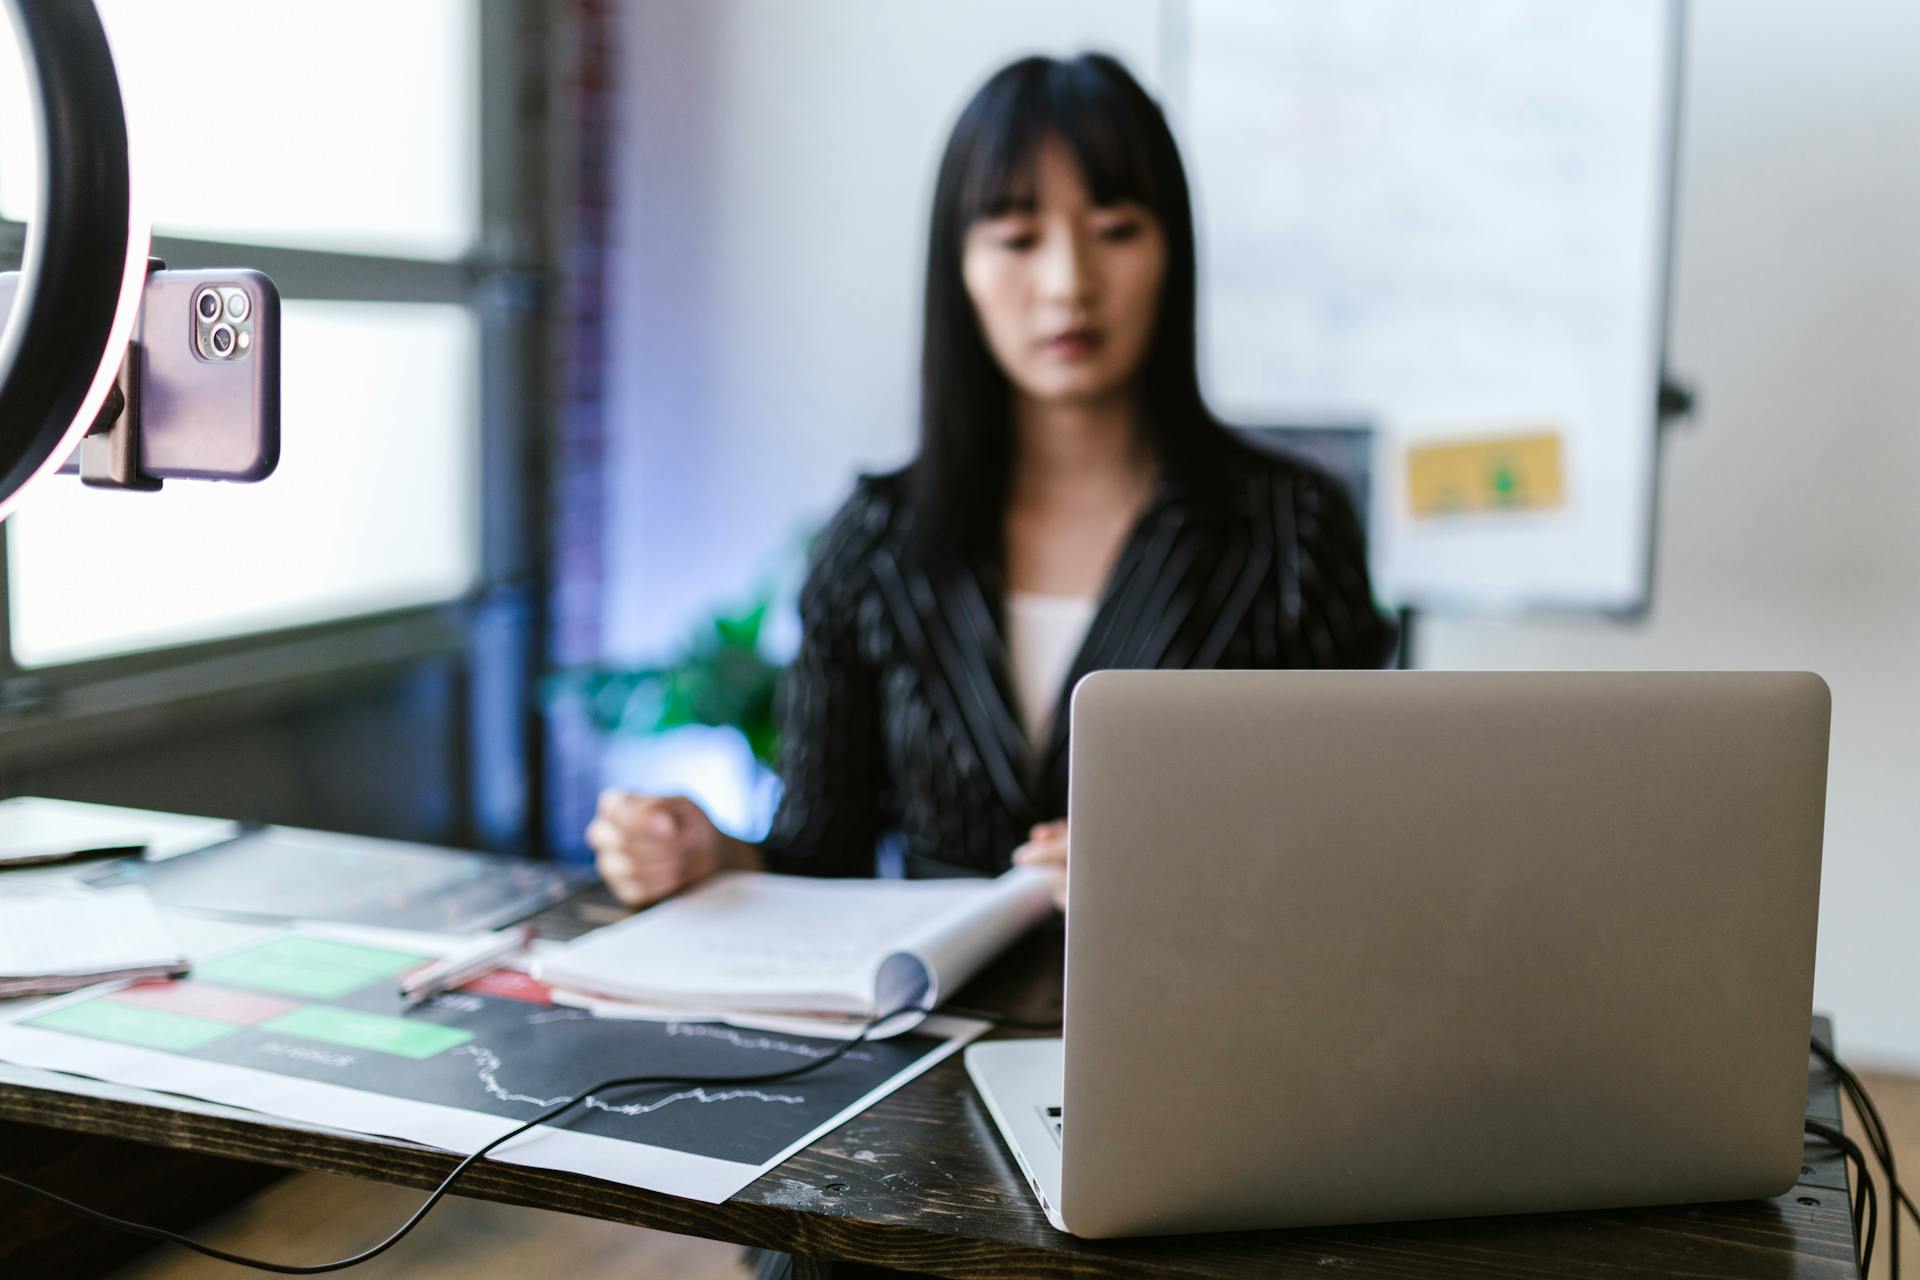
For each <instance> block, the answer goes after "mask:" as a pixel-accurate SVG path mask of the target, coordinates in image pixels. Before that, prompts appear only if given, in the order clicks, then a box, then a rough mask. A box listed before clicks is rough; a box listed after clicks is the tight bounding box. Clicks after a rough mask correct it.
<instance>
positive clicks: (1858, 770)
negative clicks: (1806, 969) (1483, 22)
mask: <svg viewBox="0 0 1920 1280" xmlns="http://www.w3.org/2000/svg"><path fill="white" fill-rule="evenodd" d="M1691 19H1692V20H1691V29H1690V31H1689V37H1688V39H1689V46H1688V52H1689V58H1690V65H1689V68H1688V75H1689V86H1688V93H1687V98H1686V118H1685V134H1684V152H1683V167H1682V173H1681V183H1680V199H1681V203H1680V216H1679V227H1678V242H1677V255H1676V259H1675V277H1674V310H1673V322H1674V323H1673V332H1672V341H1671V352H1672V360H1673V364H1674V366H1675V368H1676V369H1678V370H1679V371H1681V372H1682V373H1683V374H1684V375H1686V376H1688V377H1690V378H1692V379H1694V380H1695V381H1696V382H1697V384H1698V386H1699V388H1700V390H1701V392H1702V393H1703V397H1704V398H1703V402H1702V411H1701V413H1700V414H1699V415H1698V417H1697V418H1696V419H1695V420H1694V421H1693V422H1691V423H1690V424H1688V425H1684V426H1682V427H1680V428H1679V429H1678V430H1677V431H1676V432H1675V433H1674V434H1673V435H1672V437H1671V438H1670V439H1669V440H1668V442H1667V448H1666V452H1665V458H1664V461H1665V472H1664V479H1663V483H1664V486H1665V489H1664V492H1663V493H1662V495H1661V503H1660V517H1659V518H1660V526H1659V535H1658V546H1657V552H1656V554H1657V561H1656V569H1655V602H1654V610H1653V615H1652V617H1651V618H1650V619H1649V620H1648V621H1647V622H1646V623H1644V624H1642V625H1637V626H1631V627H1617V626H1605V625H1595V624H1586V625H1571V624H1568V625H1557V626H1546V625H1533V626H1494V625H1486V624H1467V623H1457V622H1447V623H1439V622H1436V623H1434V624H1432V625H1429V626H1427V627H1425V628H1424V630H1423V631H1422V632H1421V634H1420V636H1419V644H1420V651H1419V659H1420V661H1421V663H1422V665H1428V666H1443V667H1492V668H1498V667H1550V668H1551V667H1806V668H1811V669H1812V670H1815V671H1818V672H1820V673H1821V674H1822V675H1824V676H1825V677H1826V678H1827V681H1828V683H1830V684H1831V685H1832V686H1833V699H1834V719H1833V754H1832V761H1831V765H1830V770H1829V788H1828V805H1827V845H1826V862H1825V869H1824V876H1823V883H1822V886H1821V913H1820V959H1819V966H1818V972H1817V975H1816V979H1815V988H1814V994H1815V1002H1816V1004H1817V1005H1818V1006H1819V1007H1820V1008H1822V1009H1827V1010H1831V1011H1833V1012H1834V1014H1835V1015H1836V1018H1837V1027H1836V1036H1837V1038H1838V1039H1839V1041H1840V1043H1841V1046H1842V1048H1843V1050H1845V1051H1846V1052H1848V1053H1850V1054H1851V1055H1852V1056H1853V1057H1854V1058H1856V1059H1857V1060H1858V1061H1860V1062H1863V1063H1875V1064H1879V1065H1882V1066H1887V1067H1895V1068H1904V1069H1908V1070H1920V785H1917V783H1920V778H1917V777H1916V775H1917V774H1920V670H1917V669H1916V667H1915V661H1916V658H1920V503H1916V502H1915V488H1916V484H1917V483H1920V158H1917V157H1920V78H1917V77H1916V76H1915V75H1914V71H1913V69H1914V66H1915V63H1916V59H1920V7H1917V6H1915V5H1913V4H1911V3H1910V2H1909V0H1853V3H1850V4H1847V5H1844V6H1829V5H1818V4H1814V3H1812V2H1811V0H1767V2H1766V3H1756V2H1755V0H1694V4H1693V8H1692V14H1691Z"/></svg>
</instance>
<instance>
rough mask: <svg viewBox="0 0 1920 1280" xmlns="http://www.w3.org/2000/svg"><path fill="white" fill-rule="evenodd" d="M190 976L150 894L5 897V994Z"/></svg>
mask: <svg viewBox="0 0 1920 1280" xmlns="http://www.w3.org/2000/svg"><path fill="white" fill-rule="evenodd" d="M186 971H187V957H186V955H185V954H184V953H182V951H181V950H180V944H179V943H177V942H176V941H174V938H173V935H172V934H171V933H170V932H169V931H168V929H167V926H166V923H165V922H164V921H163V920H161V918H160V913H159V912H158V911H156V910H154V906H153V903H152V902H151V901H149V900H148V898H147V895H146V893H145V892H144V891H143V890H140V889H88V890H81V891H77V892H67V893H42V894H25V895H21V896H19V897H4V898H0V996H27V995H51V994H54V993H56V992H61V991H73V990H76V989H78V988H80V987H84V986H89V985H91V984H92V983H95V982H106V981H109V980H113V979H121V978H159V977H166V976H169V975H172V974H177V973H185V972H186Z"/></svg>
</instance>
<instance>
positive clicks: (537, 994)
mask: <svg viewBox="0 0 1920 1280" xmlns="http://www.w3.org/2000/svg"><path fill="white" fill-rule="evenodd" d="M460 990H462V991H471V992H473V993H474V994H475V995H482V996H499V997H500V998H501V999H503V1000H524V1001H526V1002H527V1003H528V1004H552V1003H553V989H552V988H551V987H549V986H548V985H547V984H546V983H544V982H541V981H540V980H539V979H537V978H535V977H533V976H532V975H531V974H525V973H521V972H520V971H519V970H518V969H495V970H494V971H493V972H491V973H483V974H481V975H480V976H479V977H477V978H475V979H474V980H473V981H472V982H468V983H464V984H462V986H461V987H460Z"/></svg>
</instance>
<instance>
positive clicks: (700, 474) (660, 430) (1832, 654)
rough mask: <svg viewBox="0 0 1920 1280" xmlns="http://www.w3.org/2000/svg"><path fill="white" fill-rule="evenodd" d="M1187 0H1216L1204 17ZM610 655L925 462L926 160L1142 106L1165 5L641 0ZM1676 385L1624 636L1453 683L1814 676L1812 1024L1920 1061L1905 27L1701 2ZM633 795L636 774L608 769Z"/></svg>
mask: <svg viewBox="0 0 1920 1280" xmlns="http://www.w3.org/2000/svg"><path fill="white" fill-rule="evenodd" d="M1199 2H1202V3H1204V0H1199ZM625 20H626V29H625V44H626V54H625V58H624V62H623V66H622V75H623V76H624V78H625V86H626V91H627V93H626V99H625V102H624V104H623V107H622V120H621V126H622V129H623V131H624V133H625V135H626V138H627V141H626V143H625V144H624V145H625V152H626V156H627V158H628V164H627V165H626V167H625V170H624V172H623V175H622V176H623V186H622V189H621V199H622V202H623V203H622V208H621V212H620V215H619V216H620V224H619V232H620V240H621V244H620V255H619V261H618V264H617V270H616V277H615V278H616V281H617V284H616V291H615V294H614V297H613V309H614V325H613V341H614V347H613V349H614V351H615V352H616V353H617V357H616V358H617V359H618V360H619V362H620V363H619V369H618V374H617V377H616V381H615V386H614V388H613V406H612V407H613V414H614V420H615V421H616V422H620V423H624V424H626V427H627V429H626V431H625V432H624V433H623V434H622V435H621V436H620V438H619V441H618V445H617V448H616V450H615V452H614V454H613V456H612V457H611V458H610V459H609V468H608V484H609V493H610V499H611V500H610V504H609V506H610V511H611V513H612V515H611V519H612V522H613V527H612V530H611V533H610V545H609V547H608V571H609V581H610V584H611V585H612V598H611V599H610V600H609V602H608V604H609V614H608V619H607V626H606V642H607V648H608V651H609V652H610V653H615V654H628V655H636V654H644V653H650V652H655V651H657V650H658V649H659V648H660V647H661V646H663V645H666V644H669V643H671V642H672V641H673V640H675V639H676V638H678V637H679V636H680V635H682V634H683V633H684V631H685V629H686V627H687V625H688V623H689V621H690V620H691V619H692V618H693V617H695V616H697V611H698V610H699V609H700V608H702V607H703V606H705V605H707V604H709V603H711V602H713V601H715V600H720V599H725V598H726V597H728V596H732V595H735V594H737V593H739V592H740V591H742V590H744V589H745V588H746V587H748V586H749V585H750V584H751V583H752V581H753V580H754V578H755V576H756V574H757V573H759V572H760V571H761V570H762V569H763V568H764V567H765V566H766V565H768V564H769V563H770V561H771V559H772V557H773V556H774V554H775V552H776V550H777V549H778V547H779V546H780V544H781V543H782V542H783V540H785V539H787V538H789V537H791V536H792V535H793V534H794V533H795V532H796V531H797V530H798V529H799V528H800V527H801V526H802V525H803V524H804V523H805V522H807V521H809V520H813V519H817V518H818V517H819V516H820V515H822V514H824V513H825V512H826V511H828V510H830V509H831V507H832V506H833V505H834V503H835V502H837V501H838V499H839V497H840V495H841V494H842V493H843V492H844V491H845V487H846V484H847V481H848V477H849V476H850V475H851V473H852V471H853V470H854V469H855V468H856V466H868V467H871V466H878V465H888V464H891V463H893V462H895V461H899V460H902V459H904V457H905V456H906V454H907V452H908V451H909V449H910V448H911V441H912V436H913V414H914V377H915V365H916V349H917V335H918V323H919V321H918V309H917V308H918V296H919V290H920V271H921V252H922V240H923V238H924V234H925V226H924V224H925V216H926V201H927V196H928V192H929V188H930V185H931V179H932V171H933V165H934V163H935V158H936V156H937V152H938V147H939V145H940V143H941V142H942V140H943V139H944V136H945V133H946V130H947V128H948V127H949V125H950V124H951V121H952V117H953V115H954V114H955V112H956V111H957V110H958V108H959V106H960V104H961V102H962V101H963V100H964V99H965V97H966V95H967V94H968V93H969V92H970V91H971V89H972V88H973V86H974V85H975V84H977V83H978V81H979V80H980V79H981V78H982V77H983V76H984V75H985V74H986V73H987V72H988V71H989V70H990V69H991V68H992V67H994V66H997V65H998V64H999V63H1000V62H1002V61H1004V60H1005V59H1007V58H1009V57H1011V56H1013V55H1015V54H1016V53H1019V52H1023V51H1026V50H1027V49H1030V48H1041V49H1046V50H1052V51H1066V50H1073V49H1078V48H1080V47H1083V46H1087V45H1093V46H1098V47H1104V48H1107V49H1110V50H1112V51H1114V52H1117V53H1119V54H1120V55H1121V56H1122V57H1124V58H1126V59H1127V60H1128V61H1129V63H1130V64H1131V65H1132V66H1133V67H1134V69H1135V70H1136V71H1137V72H1138V73H1139V74H1141V76H1142V78H1143V79H1146V80H1147V81H1149V83H1157V82H1161V81H1162V80H1163V68H1162V67H1161V66H1160V65H1159V64H1160V60H1161V58H1162V51H1163V14H1162V6H1161V4H1160V3H1159V0H1125V2H1124V3H1102V2H1101V0H1075V2H1074V3H1054V4H1045V5H1040V4H1024V3H1017V2H1009V0H994V2H993V3H971V4H967V5H964V6H962V5H957V4H955V5H941V6H938V7H935V6H932V5H921V4H903V3H890V2H889V0H834V2H833V3H830V4H829V3H810V4H783V3H778V2H776V0H718V2H709V3H701V4H689V3H683V2H681V0H632V3H631V4H630V6H629V9H628V11H627V13H626V15H625ZM1690 56H1691V66H1690V71H1689V74H1690V81H1689V92H1688V97H1687V102H1686V138H1685V151H1684V160H1683V172H1682V177H1681V192H1680V194H1681V202H1682V203H1681V214H1680V220H1679V242H1678V254H1677V258H1676V273H1677V274H1676V280H1675V298H1674V322H1675V323H1674V332H1673V340H1672V351H1673V357H1674V363H1675V365H1676V367H1677V368H1678V369H1679V370H1681V371H1682V372H1684V373H1685V374H1687V375H1689V376H1691V377H1692V378H1694V379H1695V380H1696V381H1697V383H1698V385H1699V387H1700V389H1701V391H1702V393H1703V395H1704V402H1703V411H1702V413H1701V414H1700V415H1699V417H1698V418H1697V419H1696V420H1695V421H1694V422H1693V423H1691V424H1690V425H1687V426H1685V427H1683V428H1682V429H1681V430H1680V431H1679V433H1678V434H1677V435H1676V436H1675V437H1674V439H1673V440H1671V441H1670V442H1669V446H1668V448H1667V450H1666V455H1665V456H1666V473H1665V490H1664V493H1663V496H1662V509H1661V526H1660V531H1659V542H1658V549H1657V556H1658V569H1657V578H1658V581H1657V587H1656V600H1655V607H1654V611H1653V615H1652V617H1651V618H1650V619H1649V620H1648V621H1647V622H1645V623H1643V624H1637V625H1634V626H1616V625H1611V624H1601V623H1583V624H1572V623H1568V624H1558V625H1526V626H1493V625H1487V624H1466V623H1458V622H1434V623H1432V624H1430V625H1428V626H1426V627H1425V628H1424V630H1423V631H1422V633H1421V635H1420V644H1421V647H1422V653H1421V657H1422V661H1423V662H1424V663H1426V664H1428V665H1433V666H1458V667H1718V666H1729V667H1811V668H1813V669H1814V670H1817V671H1820V672H1822V673H1823V674H1824V675H1826V677H1827V678H1828V680H1829V681H1830V682H1831V684H1832V685H1833V688H1834V702H1835V706H1834V716H1835V719H1834V751H1833V765H1832V774H1831V777H1832V783H1831V794H1830V803H1829V818H1828V827H1827V831H1828V838H1827V863H1826V875H1825V884H1824V886H1823V897H1822V915H1821V941H1820V964H1819V974H1818V980H1817V985H1816V998H1817V1001H1818V1003H1819V1005H1820V1007H1822V1008H1823V1009H1828V1010H1831V1011H1833V1012H1834V1013H1835V1014H1836V1015H1837V1017H1838V1034H1839V1038H1840V1041H1841V1044H1842V1047H1843V1049H1844V1050H1845V1051H1847V1052H1848V1053H1849V1054H1851V1055H1852V1056H1853V1057H1854V1058H1856V1059H1857V1060H1858V1061H1860V1062H1862V1063H1868V1064H1878V1065H1882V1066H1893V1067H1906V1068H1909V1069H1916V1070H1920V995H1917V994H1916V992H1920V940H1917V939H1916V934H1920V929H1916V914H1920V786H1917V785H1916V780H1915V774H1916V772H1917V771H1920V679H1916V677H1915V675H1914V674H1913V672H1912V670H1911V668H1910V666H1909V664H1910V662H1911V660H1912V657H1913V650H1914V648H1915V647H1916V645H1915V642H1916V641H1917V640H1920V601H1916V592H1915V590H1914V587H1915V583H1916V579H1920V504H1916V503H1915V502H1914V501H1913V498H1912V496H1911V495H1912V494H1913V492H1914V489H1915V485H1916V477H1920V411H1917V410H1916V408H1915V406H1920V235H1916V233H1915V228H1920V163H1916V162H1915V155H1916V154H1920V153H1916V149H1915V148H1916V142H1917V141H1920V78H1916V77H1915V76H1914V75H1913V74H1912V70H1911V68H1912V66H1913V64H1914V61H1915V58H1916V56H1920V7H1916V6H1912V5H1911V4H1910V3H1909V2H1908V0H1853V3H1851V4H1849V5H1847V6H1844V7H1843V8H1835V7H1832V6H1821V5H1816V4H1814V3H1812V0H1694V2H1693V6H1692V22H1691V32H1690ZM614 768H615V771H616V772H618V771H619V766H617V765H616V766H614Z"/></svg>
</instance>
